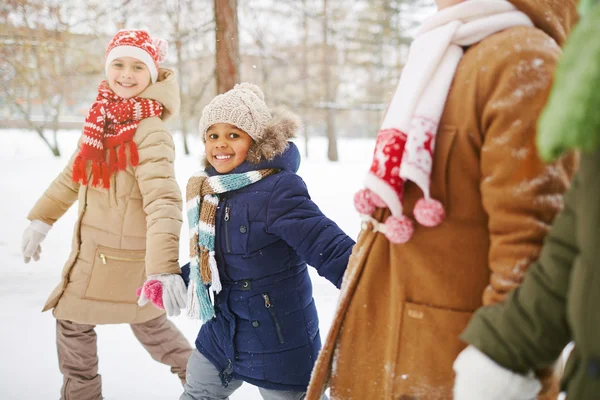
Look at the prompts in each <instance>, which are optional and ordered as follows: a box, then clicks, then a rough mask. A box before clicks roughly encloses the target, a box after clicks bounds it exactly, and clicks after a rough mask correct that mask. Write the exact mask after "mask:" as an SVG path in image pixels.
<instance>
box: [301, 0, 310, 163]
mask: <svg viewBox="0 0 600 400" xmlns="http://www.w3.org/2000/svg"><path fill="white" fill-rule="evenodd" d="M302 28H303V32H304V33H303V35H302V49H303V52H302V90H303V95H304V110H307V109H308V102H309V99H308V96H309V93H308V12H307V10H306V0H302ZM303 129H304V156H305V157H306V158H308V135H309V132H308V128H307V127H306V124H304V128H303Z"/></svg>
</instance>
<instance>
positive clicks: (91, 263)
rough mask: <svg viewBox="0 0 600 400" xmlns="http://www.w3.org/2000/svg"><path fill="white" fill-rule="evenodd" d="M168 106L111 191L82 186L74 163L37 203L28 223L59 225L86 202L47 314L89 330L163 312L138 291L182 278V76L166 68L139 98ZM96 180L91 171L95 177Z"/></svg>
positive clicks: (140, 131) (143, 132) (144, 128)
mask: <svg viewBox="0 0 600 400" xmlns="http://www.w3.org/2000/svg"><path fill="white" fill-rule="evenodd" d="M140 96H141V97H144V98H149V99H154V100H157V101H159V102H161V103H162V104H163V105H164V107H165V111H164V112H163V116H162V120H161V118H158V117H151V118H146V119H144V120H142V121H141V122H140V124H139V126H138V128H137V131H136V133H135V135H134V137H133V140H134V141H135V143H136V144H137V146H138V151H139V165H138V166H137V167H132V166H131V165H129V162H128V163H127V164H128V165H127V168H126V169H125V170H124V171H119V172H117V173H115V174H114V175H113V176H112V177H111V182H110V189H104V188H96V187H89V186H83V185H80V184H78V183H75V182H73V180H72V179H71V170H72V164H73V161H74V159H75V156H76V154H77V152H76V153H75V154H74V155H73V157H71V160H70V161H69V163H68V165H67V166H66V167H65V169H64V170H63V171H62V172H61V173H60V174H59V175H58V177H57V178H56V179H55V180H54V181H53V182H52V184H51V185H50V187H49V188H48V189H47V190H46V192H45V193H44V195H43V196H42V197H41V198H40V199H39V200H38V201H37V203H36V204H35V206H34V207H33V209H32V210H31V212H30V213H29V216H28V219H30V220H41V221H43V222H45V223H47V224H50V225H52V224H54V223H55V222H56V220H58V219H59V218H60V217H61V216H62V215H63V214H64V213H65V212H66V211H67V209H68V208H69V207H70V206H71V205H72V204H73V203H74V202H75V200H79V213H78V218H77V223H76V224H75V229H74V234H73V247H72V250H71V255H70V256H69V259H68V260H67V262H66V264H65V266H64V268H63V271H62V280H61V282H60V283H59V285H58V286H57V287H56V289H54V291H53V292H52V294H51V295H50V297H49V298H48V300H47V301H46V305H45V306H44V309H43V311H46V310H49V309H51V308H54V311H53V313H54V316H55V317H56V318H57V319H64V320H69V321H73V322H77V323H82V324H116V323H141V322H146V321H148V320H151V319H153V318H156V317H158V316H159V315H161V314H162V313H163V312H164V311H161V310H158V309H157V308H155V307H154V306H153V305H152V304H150V303H148V304H147V305H146V306H144V307H138V306H137V297H136V289H137V288H138V287H140V286H141V285H142V284H143V282H144V280H145V277H146V276H147V275H150V274H159V273H179V272H180V268H179V262H178V258H179V234H180V230H181V223H182V213H181V207H182V201H181V192H180V190H179V186H178V185H177V182H176V180H175V172H174V167H173V161H174V158H175V148H174V144H173V138H172V137H171V134H170V133H169V132H168V131H167V128H166V127H165V124H164V122H163V121H164V120H166V119H167V118H169V117H171V116H172V115H174V114H176V113H177V112H178V110H179V104H180V100H179V88H178V86H177V81H176V77H175V74H174V73H173V72H172V71H169V70H161V71H160V73H159V78H158V82H157V83H155V84H153V85H150V86H149V87H148V88H147V89H146V90H145V91H144V92H142V94H141V95H140ZM88 174H89V171H88Z"/></svg>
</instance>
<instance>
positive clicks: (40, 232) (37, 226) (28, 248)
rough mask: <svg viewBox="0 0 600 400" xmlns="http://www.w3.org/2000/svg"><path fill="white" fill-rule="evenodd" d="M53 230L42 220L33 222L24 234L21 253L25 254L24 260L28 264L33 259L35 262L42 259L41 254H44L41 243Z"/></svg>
mask: <svg viewBox="0 0 600 400" xmlns="http://www.w3.org/2000/svg"><path fill="white" fill-rule="evenodd" d="M50 228H52V226H51V225H48V224H46V223H44V222H42V221H40V220H35V221H31V223H30V224H29V226H28V227H27V229H25V232H23V241H22V242H21V252H22V253H23V260H24V261H25V263H28V262H29V261H30V260H31V258H33V260H34V261H37V260H39V259H40V253H41V252H42V246H41V245H40V243H42V241H43V240H44V239H45V238H46V235H48V231H50Z"/></svg>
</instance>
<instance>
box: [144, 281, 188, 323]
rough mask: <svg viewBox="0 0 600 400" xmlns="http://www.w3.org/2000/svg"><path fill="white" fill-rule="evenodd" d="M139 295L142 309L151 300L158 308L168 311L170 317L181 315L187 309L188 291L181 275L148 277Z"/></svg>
mask: <svg viewBox="0 0 600 400" xmlns="http://www.w3.org/2000/svg"><path fill="white" fill-rule="evenodd" d="M137 295H138V296H140V298H139V300H138V305H139V306H140V307H141V306H143V305H145V304H146V303H147V302H148V300H150V301H151V302H152V304H154V306H155V307H156V308H159V309H161V310H166V311H167V315H168V316H169V317H172V316H176V315H179V314H180V313H181V309H182V308H185V307H186V299H187V289H186V287H185V282H184V281H183V278H182V277H181V275H179V274H156V275H148V277H147V278H146V282H145V283H144V286H142V287H141V288H139V289H138V293H137Z"/></svg>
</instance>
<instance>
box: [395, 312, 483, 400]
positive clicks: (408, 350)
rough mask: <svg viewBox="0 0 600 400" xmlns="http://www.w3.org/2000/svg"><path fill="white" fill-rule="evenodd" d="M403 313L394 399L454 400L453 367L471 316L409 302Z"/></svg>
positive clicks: (465, 313) (462, 347) (462, 346)
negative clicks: (432, 399) (462, 335)
mask: <svg viewBox="0 0 600 400" xmlns="http://www.w3.org/2000/svg"><path fill="white" fill-rule="evenodd" d="M402 313H403V315H402V322H401V324H402V325H401V329H400V341H399V346H398V353H397V359H396V373H395V377H394V385H393V391H394V398H395V399H396V398H410V399H426V398H435V399H451V398H452V385H453V381H454V373H453V371H452V364H453V363H454V360H455V359H456V357H457V356H458V354H459V353H460V352H461V351H462V350H463V349H464V348H465V346H466V344H464V343H463V342H461V340H460V339H459V335H460V334H461V333H462V331H463V330H464V329H465V327H466V326H467V324H468V322H469V320H470V319H471V316H472V312H465V311H454V310H449V309H443V308H437V307H431V306H426V305H422V304H415V303H410V302H406V303H405V304H404V310H403V312H402ZM402 396H405V397H402Z"/></svg>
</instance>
